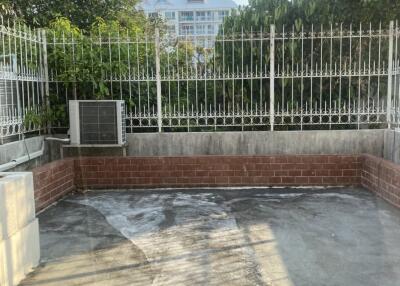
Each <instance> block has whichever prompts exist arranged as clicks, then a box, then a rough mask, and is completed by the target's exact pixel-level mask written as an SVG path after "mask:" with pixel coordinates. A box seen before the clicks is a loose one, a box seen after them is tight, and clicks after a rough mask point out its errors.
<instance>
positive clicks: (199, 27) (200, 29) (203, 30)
mask: <svg viewBox="0 0 400 286" xmlns="http://www.w3.org/2000/svg"><path fill="white" fill-rule="evenodd" d="M196 34H197V35H205V34H206V25H197V26H196Z"/></svg>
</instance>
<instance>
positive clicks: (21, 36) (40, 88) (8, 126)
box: [0, 20, 48, 143]
mask: <svg viewBox="0 0 400 286" xmlns="http://www.w3.org/2000/svg"><path fill="white" fill-rule="evenodd" d="M43 36H44V33H43V32H42V31H39V30H30V29H29V28H27V27H26V26H23V25H21V24H16V23H12V24H10V23H9V22H8V23H4V22H3V20H1V25H0V143H3V141H4V140H5V139H7V138H9V137H18V138H20V137H21V135H22V134H24V133H27V132H36V131H40V129H41V128H42V126H40V125H41V124H40V122H39V121H38V120H32V121H30V122H29V123H28V122H27V121H25V120H24V119H25V118H28V117H29V118H34V117H37V115H38V114H39V113H40V112H41V111H42V106H43V105H44V103H45V101H46V98H47V94H48V93H46V87H47V86H48V80H46V60H47V59H46V55H45V50H46V46H45V45H44V43H45V41H44V38H43Z"/></svg>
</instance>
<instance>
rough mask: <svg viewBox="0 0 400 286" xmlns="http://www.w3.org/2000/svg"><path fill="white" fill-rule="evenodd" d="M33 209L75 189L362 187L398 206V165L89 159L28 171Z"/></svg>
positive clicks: (325, 160)
mask: <svg viewBox="0 0 400 286" xmlns="http://www.w3.org/2000/svg"><path fill="white" fill-rule="evenodd" d="M33 174H34V184H35V200H36V206H37V210H41V209H43V208H45V207H46V206H48V205H50V204H51V203H53V202H55V201H57V200H58V199H59V198H61V197H62V196H64V195H65V194H67V193H69V192H71V191H72V190H74V189H75V188H88V189H104V188H115V189H123V188H156V187H213V186H216V187H217V186H221V187H223V186H313V185H318V186H348V185H354V186H358V185H362V186H364V187H365V188H367V189H369V190H371V191H374V192H377V194H378V195H380V196H381V197H383V198H384V199H386V200H387V201H389V202H391V203H392V204H394V205H396V206H398V207H400V166H398V165H395V164H393V163H390V162H388V161H385V160H383V159H380V158H377V157H374V156H370V155H362V156H358V155H354V156H352V155H349V156H340V155H336V156H334V155H314V156H310V155H304V156H294V155H293V156H196V157H195V156H193V157H125V158H121V157H120V158H117V157H90V158H76V159H66V160H61V161H56V162H53V163H50V164H47V165H44V166H42V167H39V168H36V169H34V171H33Z"/></svg>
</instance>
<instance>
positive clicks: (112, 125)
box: [79, 102, 118, 144]
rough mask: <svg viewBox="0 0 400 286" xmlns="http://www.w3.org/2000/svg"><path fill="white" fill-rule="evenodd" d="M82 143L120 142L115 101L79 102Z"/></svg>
mask: <svg viewBox="0 0 400 286" xmlns="http://www.w3.org/2000/svg"><path fill="white" fill-rule="evenodd" d="M79 119H80V120H79V122H80V138H81V139H80V140H81V144H118V129H117V128H118V124H117V108H116V105H115V102H79Z"/></svg>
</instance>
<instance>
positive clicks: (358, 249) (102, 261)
mask: <svg viewBox="0 0 400 286" xmlns="http://www.w3.org/2000/svg"><path fill="white" fill-rule="evenodd" d="M39 219H40V233H41V251H42V263H41V265H40V267H39V268H37V269H36V271H35V272H34V273H32V274H31V275H30V276H29V277H28V278H27V279H26V280H25V281H23V283H22V284H21V285H24V286H25V285H57V286H60V285H67V286H69V285H171V286H172V285H229V286H230V285H241V286H242V285H305V286H312V285H318V286H319V285H353V286H354V285H362V286H368V285H371V286H372V285H374V286H375V285H380V286H389V285H393V286H395V285H396V286H398V285H400V211H399V210H397V209H395V208H393V207H391V206H390V205H388V204H387V203H385V202H383V201H382V200H381V199H379V198H377V197H376V196H374V195H373V194H372V193H370V192H367V191H364V190H361V189H314V190H312V189H244V190H238V189H236V190H235V189H230V190H188V191H182V190H176V191H172V190H170V191H162V192H156V191H145V192H133V191H92V192H87V193H85V194H81V195H74V196H71V197H69V198H67V199H66V200H64V201H62V202H60V203H58V204H57V205H55V206H53V207H51V208H50V209H48V210H47V211H45V212H43V213H42V214H41V215H40V216H39Z"/></svg>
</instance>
